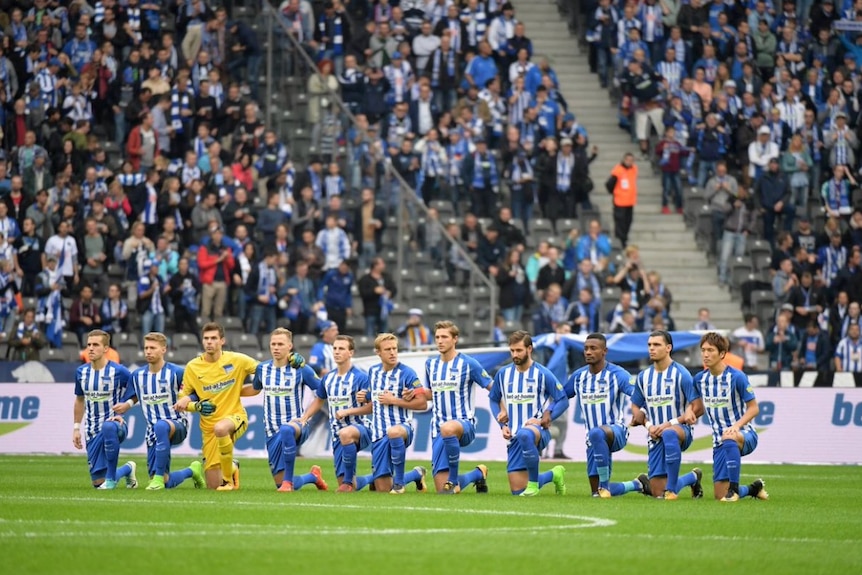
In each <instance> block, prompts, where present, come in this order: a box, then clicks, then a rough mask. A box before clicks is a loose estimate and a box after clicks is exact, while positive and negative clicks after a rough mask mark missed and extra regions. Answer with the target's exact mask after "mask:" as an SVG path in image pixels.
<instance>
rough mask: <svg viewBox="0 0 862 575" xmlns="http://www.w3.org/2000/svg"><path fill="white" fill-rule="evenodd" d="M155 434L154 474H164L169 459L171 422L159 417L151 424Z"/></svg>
mask: <svg viewBox="0 0 862 575" xmlns="http://www.w3.org/2000/svg"><path fill="white" fill-rule="evenodd" d="M153 431H154V432H155V434H156V458H155V459H156V462H155V464H153V474H154V475H164V474H165V470H166V469H167V468H168V464H169V463H170V460H171V424H170V423H168V422H167V421H165V420H164V419H160V420H159V421H157V422H156V424H155V425H154V426H153Z"/></svg>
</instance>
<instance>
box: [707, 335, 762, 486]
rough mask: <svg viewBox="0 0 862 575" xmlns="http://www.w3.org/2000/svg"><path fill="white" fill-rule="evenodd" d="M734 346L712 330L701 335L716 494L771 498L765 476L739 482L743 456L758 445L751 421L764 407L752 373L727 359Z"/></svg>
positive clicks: (713, 479)
mask: <svg viewBox="0 0 862 575" xmlns="http://www.w3.org/2000/svg"><path fill="white" fill-rule="evenodd" d="M728 349H730V344H729V342H728V341H727V338H726V337H724V336H723V335H720V334H717V333H715V332H709V333H706V334H704V335H703V337H701V338H700V352H701V354H702V355H703V364H704V365H705V366H706V369H705V370H703V371H701V372H700V373H698V374H697V375H696V376H695V378H694V386H695V388H696V389H697V390H698V392H699V393H700V394H701V395H702V396H703V403H704V406H705V408H706V415H707V417H709V423H710V425H711V426H712V462H713V463H712V481H713V490H714V493H715V498H716V499H719V500H721V501H725V502H734V501H739V499H740V498H742V497H754V498H756V499H763V500H766V499H769V494H768V493H767V492H766V489H764V485H763V480H762V479H755V480H754V482H752V483H751V484H749V485H743V486H740V485H739V476H740V467H741V461H742V457H743V456H745V455H748V454H749V453H751V452H752V451H754V449H755V448H756V447H757V431H755V430H754V427H753V426H752V425H751V421H752V420H753V419H754V418H755V417H757V414H758V412H759V411H760V409H759V408H758V406H757V399H756V398H755V397H754V391H753V390H752V388H751V383H750V382H749V381H748V376H746V375H745V374H744V373H742V372H741V371H739V370H738V369H735V368H732V367H730V366H729V365H727V364H725V363H724V356H725V355H726V354H727V352H728Z"/></svg>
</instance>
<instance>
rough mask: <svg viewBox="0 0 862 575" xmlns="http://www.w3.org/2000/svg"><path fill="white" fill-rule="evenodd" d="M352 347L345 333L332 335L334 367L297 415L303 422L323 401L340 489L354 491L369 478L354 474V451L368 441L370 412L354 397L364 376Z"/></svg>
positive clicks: (365, 383)
mask: <svg viewBox="0 0 862 575" xmlns="http://www.w3.org/2000/svg"><path fill="white" fill-rule="evenodd" d="M355 349H356V347H355V344H354V343H353V338H352V337H350V336H349V335H339V336H336V337H335V341H334V342H333V343H332V358H333V359H334V360H335V369H333V370H331V371H330V372H328V373H327V374H326V375H325V376H323V380H321V382H320V384H319V385H318V386H317V396H316V397H315V398H314V401H313V402H311V405H309V406H308V408H307V409H306V410H305V413H303V414H302V417H300V418H299V421H300V422H301V423H302V424H303V425H306V424H307V423H308V421H309V420H310V419H311V418H312V417H313V416H314V414H315V413H317V412H318V411H320V408H322V407H323V404H324V403H326V404H327V406H328V408H329V430H330V432H331V435H332V459H333V463H334V465H335V476H336V477H337V478H338V491H339V492H340V493H345V492H352V491H358V490H359V489H362V488H363V487H365V486H366V485H367V484H368V481H369V479H368V478H367V477H356V454H357V453H358V452H359V451H362V450H363V449H365V448H367V447H368V446H369V445H371V430H370V429H369V427H368V421H367V420H366V418H365V416H366V415H369V414H371V402H368V403H366V404H364V405H361V404H360V403H359V401H358V400H357V399H356V397H357V395H358V394H359V392H363V395H366V394H367V393H368V376H367V375H366V374H365V373H364V372H362V371H360V370H359V369H358V368H356V367H354V366H353V361H352V360H353V353H354V351H355ZM422 475H423V476H424V470H422Z"/></svg>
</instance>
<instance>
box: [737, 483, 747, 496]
mask: <svg viewBox="0 0 862 575" xmlns="http://www.w3.org/2000/svg"><path fill="white" fill-rule="evenodd" d="M748 492H749V487H748V485H740V486H739V497H740V498H743V497H748Z"/></svg>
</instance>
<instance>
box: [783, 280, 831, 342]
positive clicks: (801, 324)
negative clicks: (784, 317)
mask: <svg viewBox="0 0 862 575" xmlns="http://www.w3.org/2000/svg"><path fill="white" fill-rule="evenodd" d="M787 303H790V304H792V305H793V317H792V318H791V323H793V327H795V328H796V331H797V332H798V333H802V332H803V331H804V330H805V328H806V327H807V325H808V322H809V321H810V320H817V318H818V316H819V315H820V314H821V313H823V312H824V311H825V310H826V308H827V305H826V296H825V294H824V293H823V291H822V290H821V289H820V288H819V287H817V286H816V285H814V278H813V276H812V274H811V272H810V271H804V272H803V273H802V275H801V276H799V285H797V286H795V287H794V288H793V289H792V290H791V291H790V295H789V297H788V298H787Z"/></svg>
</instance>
